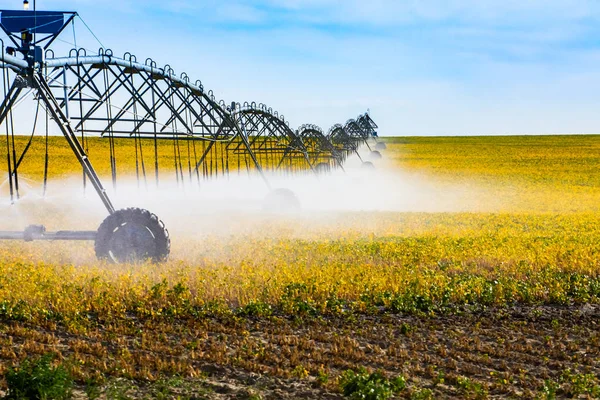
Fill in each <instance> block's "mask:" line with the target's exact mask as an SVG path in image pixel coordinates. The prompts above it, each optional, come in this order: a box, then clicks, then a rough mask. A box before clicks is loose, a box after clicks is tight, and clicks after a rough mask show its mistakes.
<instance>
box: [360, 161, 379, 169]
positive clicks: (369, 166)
mask: <svg viewBox="0 0 600 400" xmlns="http://www.w3.org/2000/svg"><path fill="white" fill-rule="evenodd" d="M360 167H361V168H362V169H364V170H374V169H375V165H373V163H372V162H371V161H365V162H364V163H362V164H361V165H360Z"/></svg>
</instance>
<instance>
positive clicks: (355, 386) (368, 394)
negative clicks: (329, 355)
mask: <svg viewBox="0 0 600 400" xmlns="http://www.w3.org/2000/svg"><path fill="white" fill-rule="evenodd" d="M340 386H341V388H342V391H343V392H344V395H345V396H347V397H349V398H351V399H356V400H358V399H362V400H385V399H389V398H390V397H392V396H393V395H394V393H398V392H401V391H402V390H404V389H405V388H406V379H405V378H404V377H403V376H398V377H396V378H394V379H392V380H391V381H390V380H388V379H387V378H386V377H385V376H384V375H382V374H381V373H380V372H373V373H371V374H369V373H368V372H367V370H366V369H365V368H360V369H359V370H358V371H357V372H354V371H352V370H347V371H346V372H344V373H343V375H342V378H341V381H340Z"/></svg>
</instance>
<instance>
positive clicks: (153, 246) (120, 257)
mask: <svg viewBox="0 0 600 400" xmlns="http://www.w3.org/2000/svg"><path fill="white" fill-rule="evenodd" d="M94 247H95V250H96V257H98V259H101V260H109V261H111V262H113V263H116V264H120V263H136V262H144V261H149V260H150V261H152V262H154V263H158V262H161V261H165V260H166V259H167V258H168V257H169V252H170V250H171V239H170V238H169V232H168V231H167V229H166V228H165V224H164V223H163V222H162V221H161V220H159V219H158V217H157V216H156V215H154V214H152V213H151V212H150V211H148V210H143V209H141V208H126V209H124V210H118V211H115V212H114V213H113V214H111V215H109V216H108V217H106V219H105V220H104V221H103V222H102V224H100V227H99V228H98V233H97V235H96V243H95V246H94Z"/></svg>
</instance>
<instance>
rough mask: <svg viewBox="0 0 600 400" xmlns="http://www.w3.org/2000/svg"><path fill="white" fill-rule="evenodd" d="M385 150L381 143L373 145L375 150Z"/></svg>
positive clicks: (385, 147) (384, 145) (383, 144)
mask: <svg viewBox="0 0 600 400" xmlns="http://www.w3.org/2000/svg"><path fill="white" fill-rule="evenodd" d="M385 149H387V146H386V144H385V143H383V142H377V144H376V145H375V150H385Z"/></svg>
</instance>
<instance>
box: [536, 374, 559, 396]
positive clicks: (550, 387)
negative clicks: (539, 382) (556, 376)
mask: <svg viewBox="0 0 600 400" xmlns="http://www.w3.org/2000/svg"><path fill="white" fill-rule="evenodd" d="M558 389H560V385H559V384H558V383H556V382H554V381H553V380H551V379H546V380H545V381H544V385H543V386H542V391H541V393H540V394H539V395H538V396H537V398H538V399H543V400H554V399H556V392H557V391H558Z"/></svg>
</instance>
